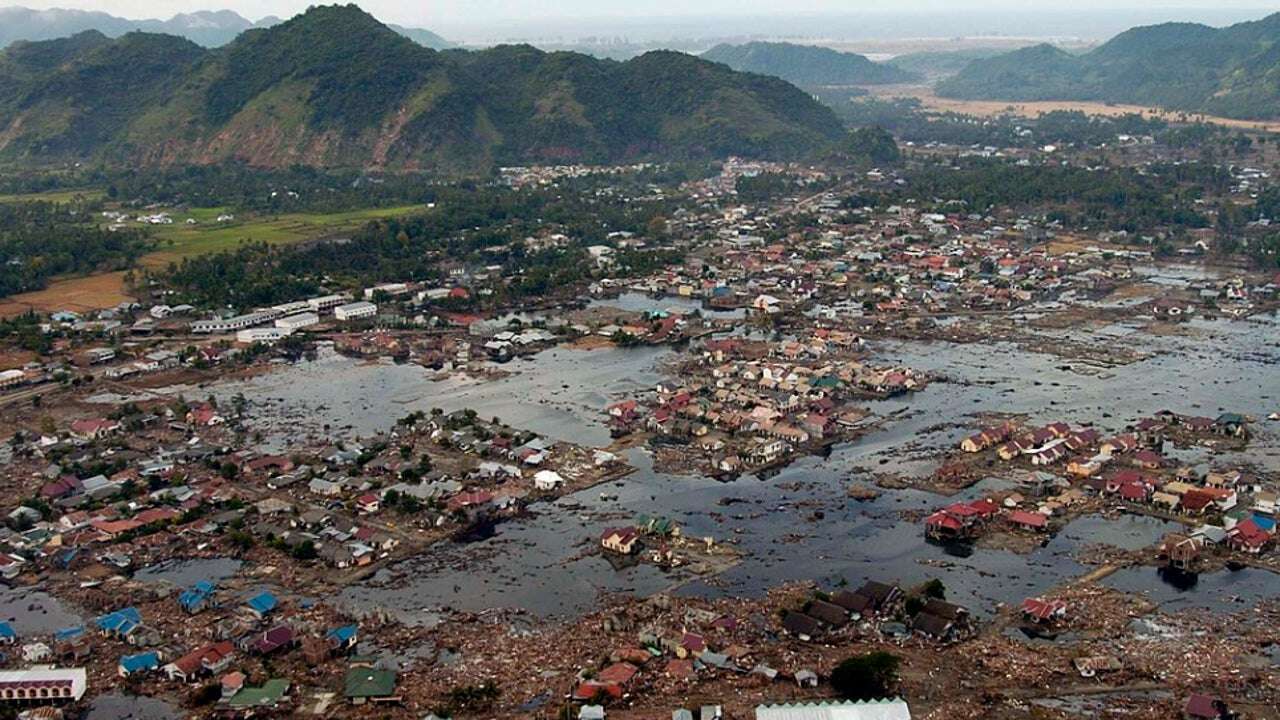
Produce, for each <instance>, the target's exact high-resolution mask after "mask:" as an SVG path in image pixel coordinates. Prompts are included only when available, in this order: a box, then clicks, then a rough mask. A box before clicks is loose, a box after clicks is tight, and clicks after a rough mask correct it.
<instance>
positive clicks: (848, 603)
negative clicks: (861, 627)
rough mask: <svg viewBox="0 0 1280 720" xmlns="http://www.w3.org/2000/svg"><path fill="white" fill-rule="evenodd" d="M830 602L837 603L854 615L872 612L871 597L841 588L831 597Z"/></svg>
mask: <svg viewBox="0 0 1280 720" xmlns="http://www.w3.org/2000/svg"><path fill="white" fill-rule="evenodd" d="M831 602H833V603H835V604H836V605H839V606H840V607H842V608H844V609H845V610H847V611H848V612H850V613H853V614H855V615H859V616H861V615H866V614H869V613H871V612H873V609H872V607H871V604H872V603H871V598H869V597H867V596H866V595H859V594H858V593H852V592H849V591H848V590H841V591H840V592H838V593H836V594H835V595H833V596H832V597H831Z"/></svg>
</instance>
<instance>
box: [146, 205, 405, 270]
mask: <svg viewBox="0 0 1280 720" xmlns="http://www.w3.org/2000/svg"><path fill="white" fill-rule="evenodd" d="M426 209H427V208H426V206H425V205H404V206H398V207H388V208H370V209H365V210H353V211H350V212H342V213H330V214H319V213H288V214H284V215H273V216H261V217H251V218H247V219H241V218H239V217H237V218H236V219H235V220H232V221H229V222H222V223H219V222H217V218H218V216H219V215H222V214H226V213H229V211H228V210H226V209H225V208H198V209H194V210H190V211H182V212H175V213H172V217H173V220H174V222H173V224H172V225H161V226H157V227H156V228H155V229H154V230H153V231H152V234H153V235H154V236H155V238H156V239H157V240H158V241H159V246H158V247H157V248H156V250H155V251H153V252H151V253H149V254H147V255H146V256H145V257H143V258H142V264H143V265H146V266H148V267H162V266H164V265H167V264H168V263H170V262H174V261H177V260H181V259H182V258H184V257H193V256H196V255H204V254H208V253H216V252H221V251H224V250H234V249H235V248H236V246H237V245H239V244H240V243H241V242H245V241H249V242H266V243H270V244H273V245H274V244H289V243H297V242H304V241H306V240H316V239H320V238H327V237H334V236H336V235H341V234H343V233H349V232H352V231H354V230H356V229H358V228H359V227H360V226H362V225H364V224H365V223H367V222H369V221H371V220H378V219H382V218H393V217H404V216H406V215H413V214H415V213H421V212H425V211H426ZM188 219H193V220H195V221H196V224H194V225H191V224H188V223H187V220H188Z"/></svg>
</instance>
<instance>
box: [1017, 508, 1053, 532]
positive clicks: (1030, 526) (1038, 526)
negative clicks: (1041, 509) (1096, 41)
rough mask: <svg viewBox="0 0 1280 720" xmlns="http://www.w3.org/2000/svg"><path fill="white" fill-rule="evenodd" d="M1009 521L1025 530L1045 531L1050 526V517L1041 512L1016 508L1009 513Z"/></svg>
mask: <svg viewBox="0 0 1280 720" xmlns="http://www.w3.org/2000/svg"><path fill="white" fill-rule="evenodd" d="M1008 518H1009V523H1010V524H1011V525H1013V526H1014V527H1017V528H1022V529H1024V530H1034V531H1036V532H1043V531H1044V530H1046V529H1048V527H1049V518H1047V517H1045V516H1044V515H1041V514H1040V513H1034V512H1027V511H1026V510H1014V511H1013V512H1011V513H1009V516H1008Z"/></svg>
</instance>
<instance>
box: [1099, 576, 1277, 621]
mask: <svg viewBox="0 0 1280 720" xmlns="http://www.w3.org/2000/svg"><path fill="white" fill-rule="evenodd" d="M1103 583H1104V584H1106V585H1107V586H1109V587H1113V588H1115V589H1117V590H1123V591H1125V592H1132V593H1139V594H1142V595H1145V596H1147V597H1149V598H1150V599H1151V600H1152V602H1155V603H1158V604H1159V605H1160V606H1161V607H1162V608H1163V609H1166V610H1189V609H1204V610H1213V611H1216V612H1237V611H1239V610H1242V609H1244V608H1247V607H1252V606H1253V605H1255V604H1257V602H1258V601H1259V600H1261V599H1265V598H1274V597H1276V596H1277V595H1280V575H1277V574H1275V573H1272V572H1268V571H1266V570H1259V569H1257V568H1242V569H1240V570H1229V569H1228V570H1219V571H1217V572H1213V573H1204V574H1200V575H1196V574H1193V573H1178V572H1177V571H1172V572H1171V571H1170V570H1168V569H1166V568H1151V567H1135V568H1125V569H1123V570H1120V571H1118V572H1116V573H1115V574H1114V575H1111V576H1110V577H1108V578H1106V579H1105V580H1103Z"/></svg>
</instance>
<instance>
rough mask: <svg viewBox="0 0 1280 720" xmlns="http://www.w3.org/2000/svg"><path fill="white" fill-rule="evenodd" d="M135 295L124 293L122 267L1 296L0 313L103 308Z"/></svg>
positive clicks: (11, 315) (7, 315)
mask: <svg viewBox="0 0 1280 720" xmlns="http://www.w3.org/2000/svg"><path fill="white" fill-rule="evenodd" d="M133 299H134V298H133V297H131V296H129V295H127V294H125V287H124V272H123V271H122V272H113V273H103V274H101V275H89V276H87V277H77V278H67V279H65V280H55V281H53V282H51V283H49V287H47V288H45V289H44V290H36V291H34V292H29V293H22V294H21V295H14V296H12V297H9V298H6V299H4V300H0V317H13V316H15V315H21V314H22V313H24V312H27V311H28V310H35V311H36V312H45V313H48V312H57V311H59V310H71V311H73V312H87V311H90V310H103V309H105V308H111V307H115V306H116V305H119V304H120V303H122V302H125V301H126V300H133Z"/></svg>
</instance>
